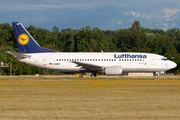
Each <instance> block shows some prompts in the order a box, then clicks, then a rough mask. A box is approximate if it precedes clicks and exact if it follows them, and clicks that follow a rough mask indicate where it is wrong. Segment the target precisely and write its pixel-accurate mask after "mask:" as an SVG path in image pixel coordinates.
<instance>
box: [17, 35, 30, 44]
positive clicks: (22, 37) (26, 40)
mask: <svg viewBox="0 0 180 120" xmlns="http://www.w3.org/2000/svg"><path fill="white" fill-rule="evenodd" d="M18 42H19V43H20V44H21V45H27V44H28V43H29V36H28V35H27V34H24V33H23V34H20V35H19V37H18Z"/></svg>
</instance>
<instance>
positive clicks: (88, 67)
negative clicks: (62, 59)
mask: <svg viewBox="0 0 180 120" xmlns="http://www.w3.org/2000/svg"><path fill="white" fill-rule="evenodd" d="M72 63H75V64H77V65H78V66H77V67H79V66H82V68H84V69H86V70H92V71H98V70H103V69H104V67H103V66H99V65H95V64H90V63H84V62H77V61H72Z"/></svg>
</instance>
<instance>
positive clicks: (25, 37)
mask: <svg viewBox="0 0 180 120" xmlns="http://www.w3.org/2000/svg"><path fill="white" fill-rule="evenodd" d="M12 25H13V29H14V34H15V37H16V42H17V45H18V48H19V52H20V53H42V52H56V51H53V50H49V49H46V48H43V47H41V46H40V45H39V44H38V43H37V42H36V41H35V40H34V38H33V37H32V36H31V35H30V34H29V32H28V31H27V30H26V29H25V28H24V26H23V25H22V24H21V23H20V22H13V23H12Z"/></svg>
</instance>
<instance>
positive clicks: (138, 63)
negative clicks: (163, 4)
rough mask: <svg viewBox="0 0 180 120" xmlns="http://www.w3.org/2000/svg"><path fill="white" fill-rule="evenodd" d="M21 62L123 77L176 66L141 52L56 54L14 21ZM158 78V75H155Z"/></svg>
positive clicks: (70, 70)
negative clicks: (123, 74) (131, 73)
mask: <svg viewBox="0 0 180 120" xmlns="http://www.w3.org/2000/svg"><path fill="white" fill-rule="evenodd" d="M12 25H13V29H14V34H15V37H16V42H17V45H18V49H19V53H15V52H7V53H9V54H11V55H14V56H15V57H16V59H17V60H18V61H20V62H24V63H27V64H30V65H33V66H37V67H40V68H46V69H50V70H57V71H61V72H91V73H92V74H91V76H96V73H97V72H102V73H105V75H112V76H113V75H122V73H127V72H160V71H167V70H170V69H172V68H175V67H176V66H177V65H176V63H174V62H173V61H170V60H168V59H167V58H166V57H164V56H161V55H157V54H151V53H139V52H99V53H98V52H57V51H53V50H50V49H46V48H43V47H41V46H40V45H39V44H38V43H37V42H36V41H35V40H34V38H33V37H32V36H31V35H30V34H29V32H28V31H27V30H26V29H25V28H24V27H23V25H22V24H21V23H19V22H13V23H12ZM156 76H157V75H156Z"/></svg>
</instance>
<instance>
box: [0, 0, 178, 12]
mask: <svg viewBox="0 0 180 120" xmlns="http://www.w3.org/2000/svg"><path fill="white" fill-rule="evenodd" d="M153 2H154V3H155V2H171V3H177V4H180V3H179V0H126V1H125V0H7V1H5V0H0V12H6V11H42V10H51V9H61V10H62V9H64V10H66V9H78V10H84V9H89V8H94V7H104V6H107V5H112V6H114V7H122V6H123V7H125V6H128V5H137V6H138V5H141V4H148V3H153Z"/></svg>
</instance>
